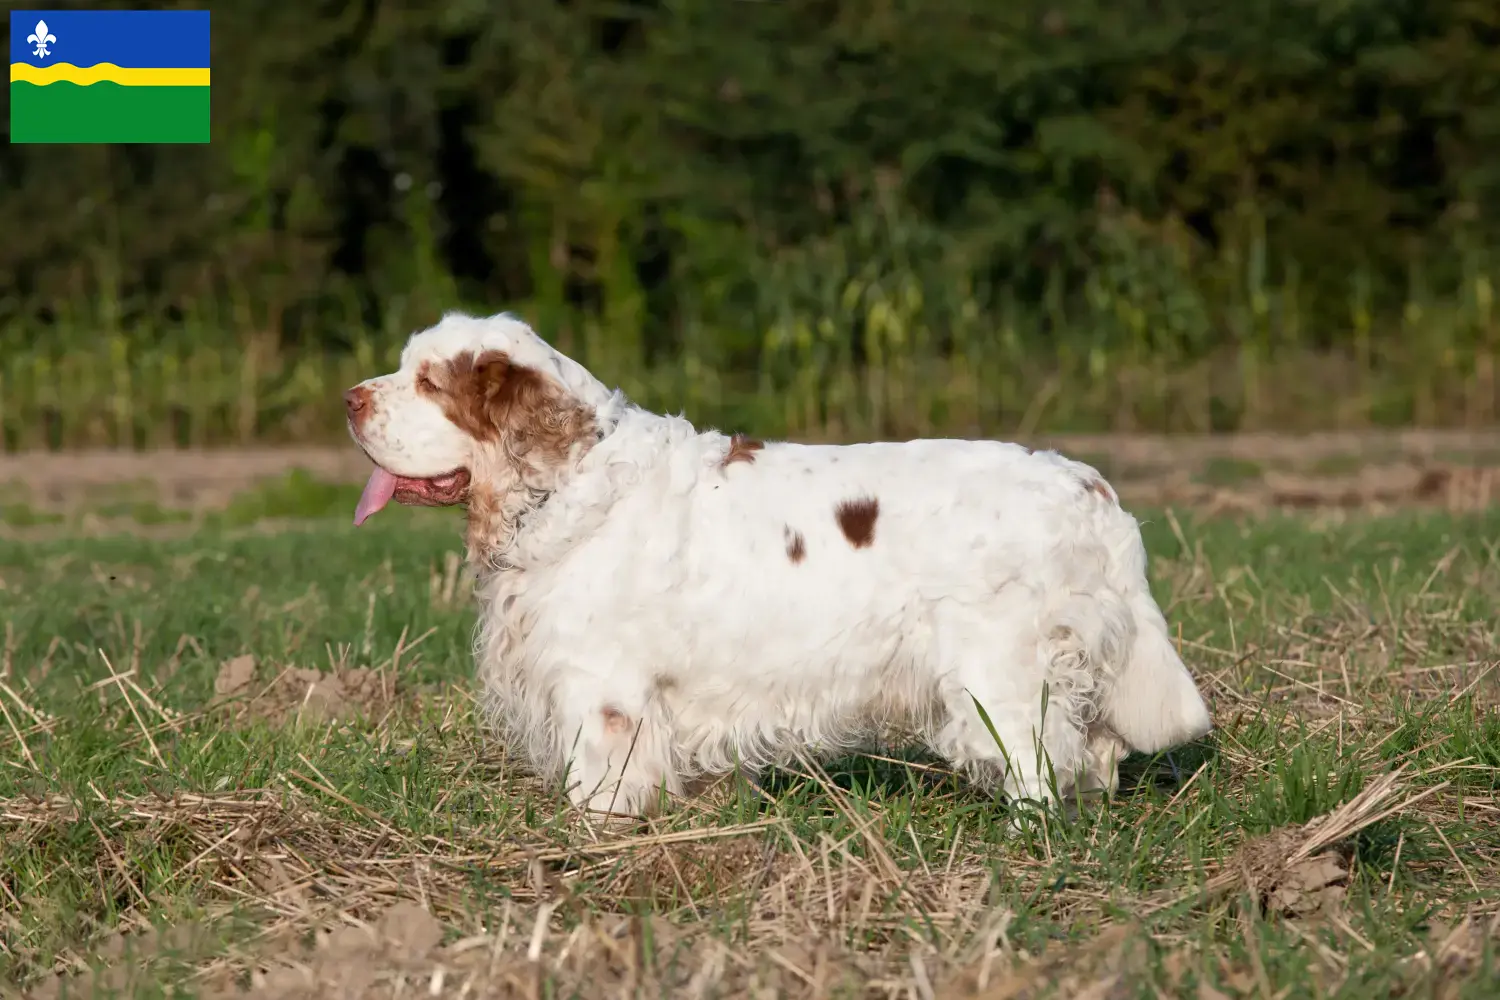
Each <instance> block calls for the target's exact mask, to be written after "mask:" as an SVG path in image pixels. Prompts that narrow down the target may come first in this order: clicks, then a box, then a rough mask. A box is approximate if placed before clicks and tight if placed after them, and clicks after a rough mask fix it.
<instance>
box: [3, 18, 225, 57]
mask: <svg viewBox="0 0 1500 1000" xmlns="http://www.w3.org/2000/svg"><path fill="white" fill-rule="evenodd" d="M38 21H45V22H47V34H49V35H56V36H57V40H56V41H54V42H48V43H47V50H48V52H47V55H45V56H38V55H36V43H35V42H28V41H27V40H26V36H27V35H33V34H35V33H36V25H37V22H38ZM208 22H209V12H208V11H206V10H13V11H11V12H10V61H11V62H12V63H26V64H28V65H31V66H55V65H57V64H58V63H72V64H73V65H74V66H78V67H80V68H87V67H89V66H96V65H98V64H99V63H106V62H108V63H114V64H115V65H116V66H123V67H125V68H127V69H207V68H208V51H209V30H208Z"/></svg>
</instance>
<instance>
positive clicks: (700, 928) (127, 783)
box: [0, 486, 1500, 1000]
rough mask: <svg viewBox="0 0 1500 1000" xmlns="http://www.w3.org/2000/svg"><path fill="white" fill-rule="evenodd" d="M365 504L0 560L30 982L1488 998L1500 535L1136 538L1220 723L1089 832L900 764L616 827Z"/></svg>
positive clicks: (1210, 529)
mask: <svg viewBox="0 0 1500 1000" xmlns="http://www.w3.org/2000/svg"><path fill="white" fill-rule="evenodd" d="M356 492H357V491H356V489H354V488H349V487H342V486H339V487H333V486H330V487H326V488H323V489H321V490H311V491H309V490H304V491H303V492H302V493H299V494H297V496H299V497H303V498H304V499H303V500H301V501H295V502H294V501H289V500H288V499H287V494H286V491H285V490H284V489H282V490H281V491H280V492H276V491H271V492H262V493H261V494H256V495H250V496H245V497H242V498H240V499H239V500H238V501H236V504H237V505H236V506H233V508H232V509H233V510H234V511H236V512H237V513H233V514H229V513H225V514H222V515H218V516H216V517H213V518H208V519H205V520H202V521H201V523H198V524H197V525H196V526H194V527H192V528H191V529H187V528H183V529H182V530H177V531H172V532H164V533H159V534H158V535H156V536H151V535H150V534H149V532H147V531H146V530H145V529H144V528H143V529H142V531H139V532H122V533H120V534H111V535H107V536H105V537H84V536H82V535H78V534H75V533H73V532H71V531H69V530H66V525H54V526H53V527H54V528H55V529H56V530H53V531H51V532H50V533H48V532H43V533H39V534H36V535H35V536H33V537H28V538H27V539H26V540H24V541H23V540H19V539H17V538H11V539H10V540H4V541H0V602H3V604H4V606H5V608H6V612H7V613H6V616H5V618H6V623H5V634H4V651H3V660H0V707H3V713H0V761H3V763H4V767H3V769H0V894H3V898H0V907H3V917H0V981H9V982H10V983H11V984H12V987H11V989H12V991H14V990H15V989H20V988H26V989H30V990H33V991H35V995H38V996H58V995H75V996H76V995H85V996H86V995H96V991H98V990H113V991H116V993H115V995H140V996H164V995H168V994H170V995H184V994H196V995H203V996H223V995H230V994H234V993H236V992H238V991H249V992H250V993H251V994H253V995H256V996H263V997H271V996H307V997H315V996H317V997H321V996H338V995H348V996H360V995H369V996H391V997H394V996H398V995H406V996H423V995H427V996H451V997H458V996H500V995H514V996H547V997H569V996H585V997H598V996H624V995H643V996H644V995H650V996H655V995H681V996H755V997H760V996H766V997H770V996H808V997H813V996H835V995H851V996H852V995H872V996H890V997H897V996H900V997H917V998H927V997H942V996H983V997H991V998H997V1000H998V998H1017V997H1032V996H1044V995H1055V996H1059V997H1093V998H1104V997H1137V996H1140V997H1179V996H1181V997H1199V998H1201V1000H1214V998H1219V997H1225V996H1230V997H1240V996H1244V997H1257V998H1263V1000H1270V998H1290V997H1304V996H1306V997H1311V996H1338V997H1350V998H1355V997H1359V998H1364V997H1372V996H1385V995H1395V994H1400V995H1403V996H1434V997H1453V998H1456V997H1476V998H1477V997H1489V996H1493V995H1494V985H1493V983H1494V977H1495V976H1496V975H1500V955H1497V946H1500V805H1497V793H1500V716H1497V713H1496V705H1497V704H1500V670H1497V663H1500V652H1497V650H1500V642H1497V629H1500V626H1497V622H1496V615H1495V608H1496V606H1497V602H1500V542H1497V539H1500V512H1495V511H1493V510H1492V511H1491V512H1489V513H1480V514H1472V515H1451V514H1442V513H1434V512H1427V513H1421V512H1413V511H1407V512H1398V513H1395V514H1391V515H1389V516H1384V517H1372V516H1367V515H1360V514H1350V513H1338V512H1329V513H1311V514H1307V515H1305V516H1301V517H1298V518H1293V517H1290V516H1284V515H1276V514H1270V515H1266V516H1257V517H1254V518H1238V517H1235V518H1231V517H1217V518H1207V517H1202V516H1196V515H1193V514H1192V513H1190V512H1186V511H1178V512H1175V513H1174V512H1170V511H1165V510H1157V511H1150V512H1146V511H1142V512H1140V516H1141V517H1142V519H1143V520H1144V521H1146V522H1147V523H1146V527H1145V531H1146V536H1147V542H1148V546H1149V548H1150V550H1151V553H1152V556H1153V560H1154V561H1153V567H1152V572H1153V584H1154V586H1155V588H1156V591H1157V594H1158V597H1159V598H1160V600H1161V601H1162V604H1163V607H1164V608H1165V609H1167V613H1168V616H1169V618H1170V619H1171V620H1172V622H1173V623H1174V625H1175V626H1180V629H1181V644H1182V649H1183V652H1184V655H1185V656H1186V657H1187V659H1188V660H1189V661H1190V663H1191V665H1192V666H1193V668H1194V670H1195V673H1196V674H1197V676H1198V677H1199V679H1200V682H1201V684H1202V686H1203V688H1204V690H1205V692H1206V693H1207V694H1208V695H1209V696H1210V698H1211V700H1212V704H1213V710H1214V717H1215V721H1216V724H1217V729H1216V732H1215V733H1214V734H1213V735H1212V736H1211V737H1210V738H1209V739H1207V740H1206V741H1205V742H1203V743H1202V744H1201V745H1194V746H1191V747H1187V748H1183V749H1181V750H1180V751H1178V752H1175V753H1173V754H1171V755H1170V756H1163V757H1160V758H1158V759H1149V760H1148V759H1135V758H1132V759H1131V760H1130V761H1128V762H1127V765H1126V768H1125V772H1126V773H1125V780H1124V787H1123V788H1122V790H1121V792H1120V794H1119V795H1118V796H1117V797H1116V798H1115V799H1114V801H1112V802H1110V803H1101V804H1097V805H1094V806H1090V807H1086V808H1085V809H1084V810H1083V811H1082V812H1081V813H1080V814H1079V815H1077V816H1073V817H1069V816H1064V815H1052V816H1048V817H1046V818H1045V819H1044V820H1043V821H1042V822H1040V823H1039V824H1036V825H1034V826H1032V827H1028V828H1025V829H1023V830H1022V831H1020V832H1011V831H1010V830H1009V829H1008V827H1007V825H1006V822H1005V820H1006V816H1007V813H1006V810H1005V808H1004V807H1003V806H1002V805H1000V804H997V803H995V802H992V801H989V800H987V799H984V798H982V797H979V796H977V795H975V794H974V793H972V792H970V791H969V790H967V789H966V788H965V787H963V786H962V785H960V784H958V783H957V782H956V781H955V780H953V779H952V778H951V777H950V776H948V775H946V774H945V773H943V771H942V769H941V768H940V767H938V766H937V765H936V764H935V763H933V762H932V761H930V760H927V759H924V758H922V757H920V756H918V755H914V754H911V753H909V752H906V751H904V750H902V749H900V748H893V749H892V750H891V751H890V752H889V753H887V754H884V755H882V756H879V757H861V758H852V759H843V760H840V761H837V762H835V763H833V764H831V765H829V766H827V767H826V768H813V767H809V768H807V769H805V770H803V771H802V772H800V773H798V772H786V773H781V774H777V775H774V776H773V778H772V780H771V781H770V782H769V784H768V791H767V793H765V794H762V793H760V792H758V791H756V790H755V789H753V788H751V787H749V786H744V785H737V786H723V787H721V788H719V789H717V790H716V791H715V792H714V793H712V794H710V795H709V796H708V797H707V798H706V799H704V800H702V801H698V802H694V803H691V804H688V805H686V806H685V807H683V808H681V809H680V810H678V811H676V812H674V813H673V814H671V815H669V816H668V817H666V818H664V819H662V820H659V821H656V822H655V823H652V824H648V825H641V826H632V827H628V828H614V827H610V828H605V827H602V826H600V825H598V824H590V823H587V822H585V821H583V820H581V819H580V818H578V817H576V816H575V815H573V814H570V813H569V812H567V811H565V810H563V809H561V808H560V807H559V805H558V803H557V800H556V799H555V798H554V797H553V796H552V795H551V794H549V793H548V792H547V791H546V790H545V789H542V788H539V787H537V786H536V785H535V784H534V783H533V782H532V781H531V780H530V779H529V778H528V777H526V776H525V775H524V773H522V772H521V771H519V770H518V769H517V768H516V767H515V766H514V765H513V763H512V761H511V760H509V759H508V758H507V756H506V754H505V751H504V749H503V748H502V747H500V746H497V745H495V744H494V743H493V742H491V741H489V740H487V739H486V738H485V736H484V733H483V731H482V730H481V729H480V727H479V723H478V721H477V719H476V716H475V711H474V702H473V700H472V697H471V687H470V681H469V678H470V675H471V672H472V662H471V659H470V655H469V651H468V642H469V632H470V628H471V625H472V618H473V611H472V607H471V601H470V598H469V595H468V594H467V592H466V590H465V580H464V577H463V574H462V572H461V570H460V566H459V559H458V548H459V525H458V522H457V517H456V515H455V514H454V513H453V512H449V511H427V510H415V511H414V510H405V509H403V510H400V511H390V512H387V514H386V515H383V516H382V517H381V518H379V519H377V520H376V521H374V522H372V523H371V524H370V525H367V526H366V527H364V528H362V529H359V530H355V529H353V528H351V527H350V526H349V525H348V513H347V512H348V510H352V508H353V504H354V497H355V495H356ZM308 496H311V497H313V498H314V499H310V500H309V499H305V498H306V497H308ZM346 501H347V503H346ZM299 504H301V506H300V507H299ZM330 512H332V513H330ZM308 514H316V515H318V516H316V517H311V518H308V517H300V518H299V515H308ZM270 518H274V520H272V519H270ZM288 518H291V519H290V520H288ZM44 527H45V526H44ZM146 527H151V526H149V525H148V526H146ZM179 527H181V526H179ZM1330 813H1333V814H1334V815H1333V816H1332V817H1331V818H1330V819H1323V820H1320V819H1319V818H1320V817H1326V816H1327V815H1328V814H1330ZM1304 824H1308V825H1306V826H1304ZM1324 848H1326V851H1325V850H1324ZM340 990H344V991H347V992H344V993H340V992H339V991H340Z"/></svg>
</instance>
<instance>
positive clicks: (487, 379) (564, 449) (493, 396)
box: [417, 351, 594, 467]
mask: <svg viewBox="0 0 1500 1000" xmlns="http://www.w3.org/2000/svg"><path fill="white" fill-rule="evenodd" d="M417 391H418V392H421V393H422V394H423V395H426V396H428V397H429V398H431V399H434V400H435V401H436V402H437V403H438V405H440V406H441V407H442V408H443V413H444V414H445V415H446V416H447V417H448V419H449V420H451V421H453V423H454V424H455V425H457V426H458V427H459V428H460V429H461V430H463V431H464V433H466V434H468V435H469V436H470V437H472V438H474V440H476V441H483V442H486V443H499V444H501V445H503V446H504V448H505V451H506V453H507V455H508V456H509V457H510V458H511V459H512V460H513V461H515V460H520V461H524V463H525V464H528V465H531V466H533V467H537V466H541V465H549V464H555V463H558V462H561V461H562V460H563V459H565V458H567V456H568V454H569V452H570V451H571V450H572V448H573V446H574V445H576V444H579V443H581V442H584V441H587V440H588V438H589V437H590V436H591V435H592V434H593V433H594V415H593V414H592V413H590V412H589V410H588V409H587V408H585V407H583V406H581V405H579V403H578V402H577V401H576V400H574V399H572V398H571V397H569V396H568V394H567V393H566V392H564V390H563V389H562V387H561V386H559V385H558V384H557V383H555V382H553V381H552V380H551V379H550V378H548V377H547V376H545V375H543V374H542V373H541V372H539V371H537V370H536V369H534V368H527V367H526V366H524V365H518V364H515V363H514V362H512V361H511V359H510V356H509V355H507V354H506V353H505V352H504V351H485V352H484V353H483V354H480V355H479V356H478V357H475V356H474V355H473V354H471V353H469V352H468V351H465V352H463V353H462V354H457V355H455V356H454V357H452V358H450V359H449V360H448V361H447V362H446V363H444V364H437V365H434V364H425V365H423V366H422V367H421V368H420V369H418V371H417Z"/></svg>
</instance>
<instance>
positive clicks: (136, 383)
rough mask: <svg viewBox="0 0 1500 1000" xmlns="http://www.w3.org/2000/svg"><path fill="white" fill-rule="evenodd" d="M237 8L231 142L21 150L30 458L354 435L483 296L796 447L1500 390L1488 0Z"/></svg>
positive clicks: (224, 136)
mask: <svg viewBox="0 0 1500 1000" xmlns="http://www.w3.org/2000/svg"><path fill="white" fill-rule="evenodd" d="M60 6H77V5H76V4H61V5H60ZM89 6H100V5H96V4H90V5H89ZM213 17H214V22H213V24H214V45H215V51H214V54H213V74H214V76H213V80H214V83H213V100H214V121H213V134H214V141H213V142H212V143H211V144H210V145H207V146H196V147H195V146H179V147H171V146H156V147H146V146H116V147H86V146H75V147H41V146H7V147H4V148H3V150H0V184H3V187H4V190H5V191H6V196H5V198H3V199H0V229H3V231H4V232H5V233H6V234H8V235H7V237H6V238H5V239H4V240H0V274H3V275H7V276H13V278H14V280H13V281H12V282H10V283H9V284H10V288H9V292H8V294H5V295H3V301H0V349H3V350H4V351H5V353H6V355H7V356H8V359H9V360H8V361H7V362H6V363H5V365H4V366H3V367H0V419H4V420H5V421H6V423H5V425H4V426H5V440H4V443H5V445H6V446H9V447H19V446H23V445H27V444H33V445H34V444H38V443H42V444H46V443H52V444H54V445H55V444H59V443H68V442H105V441H108V442H111V443H117V444H118V443H125V444H130V443H135V444H140V443H145V442H148V441H151V440H156V439H157V438H158V437H162V436H166V437H171V436H173V435H176V436H177V437H178V438H181V439H183V440H184V441H187V440H193V441H206V440H209V439H215V438H222V437H238V438H247V437H249V438H253V437H262V436H268V435H269V436H276V435H277V434H281V435H291V436H297V435H299V434H300V435H306V434H311V433H314V432H315V431H316V430H317V429H318V428H323V427H325V426H327V425H328V424H329V423H330V421H329V420H328V419H327V415H326V413H324V412H323V411H322V410H318V411H317V413H311V412H309V413H303V410H302V409H301V407H303V406H304V404H306V403H307V401H308V400H313V399H321V398H322V396H321V395H320V394H325V393H327V394H332V395H333V396H336V393H333V389H334V388H335V387H336V385H337V384H338V381H339V379H342V378H347V377H349V376H351V375H355V374H358V375H359V377H363V375H364V374H368V373H369V372H370V371H373V370H376V368H378V367H379V366H381V365H384V364H387V363H388V362H389V361H390V360H391V357H392V351H393V348H394V346H395V345H396V344H399V342H400V339H401V338H402V337H404V335H405V334H406V333H408V332H410V331H411V330H412V329H414V328H417V327H420V326H421V325H424V324H426V323H429V322H431V321H432V320H433V319H434V318H435V317H436V316H437V315H438V314H439V313H440V312H441V310H442V309H444V308H447V307H451V306H460V305H462V306H467V307H470V308H474V309H480V310H485V311H496V310H499V309H502V308H507V309H515V310H518V311H520V312H522V313H523V314H524V315H525V316H526V317H527V318H528V319H529V320H531V321H532V322H534V323H535V324H536V325H537V326H538V327H539V328H540V329H542V330H543V331H544V332H545V333H546V334H547V335H548V336H549V337H551V338H553V339H554V340H555V341H556V342H557V343H558V344H559V346H560V347H562V348H563V349H564V350H565V351H568V352H570V353H573V354H575V355H577V356H579V357H580V358H581V359H582V360H584V361H585V362H586V363H588V364H590V365H591V366H592V367H594V368H595V369H596V370H599V371H600V373H601V374H602V375H603V376H605V377H607V378H610V379H611V380H612V381H615V382H618V383H620V384H623V385H624V386H625V387H626V388H627V389H629V390H631V391H632V392H634V393H635V394H637V395H638V396H640V397H642V398H643V400H644V401H646V402H648V403H649V402H656V401H660V402H661V403H662V404H663V405H667V406H668V407H669V408H674V409H675V408H680V407H682V406H684V405H685V406H686V407H687V409H688V411H689V413H690V415H693V416H698V417H700V418H705V419H713V420H719V421H721V422H727V423H754V424H757V425H759V426H762V427H763V428H764V429H767V430H769V431H773V432H774V431H778V430H784V431H787V432H810V431H813V430H817V431H819V432H826V433H829V434H834V435H837V434H842V433H854V432H860V433H899V432H928V431H931V430H934V429H944V428H957V429H993V428H994V427H996V426H997V425H1004V426H1015V425H1017V424H1022V425H1025V424H1028V423H1030V424H1032V425H1047V426H1051V425H1059V426H1070V427H1071V426H1090V427H1094V426H1111V427H1114V426H1120V427H1126V428H1129V427H1148V428H1163V429H1200V430H1208V429H1224V428H1229V427H1244V426H1278V427H1279V426H1297V425H1302V424H1306V423H1309V422H1311V423H1319V424H1329V423H1334V424H1346V423H1360V422H1383V423H1392V422H1395V423H1410V422H1415V423H1453V422H1469V423H1473V422H1483V421H1488V420H1491V419H1493V417H1494V414H1495V409H1496V404H1497V399H1496V390H1495V380H1494V377H1493V372H1492V367H1493V365H1492V361H1491V360H1490V358H1491V356H1492V355H1493V354H1494V349H1495V346H1496V340H1497V337H1496V334H1497V331H1496V329H1495V325H1494V322H1493V319H1492V313H1491V310H1492V300H1493V291H1492V289H1493V285H1492V280H1491V279H1492V276H1493V275H1495V271H1496V266H1495V265H1496V261H1495V257H1494V255H1493V253H1492V252H1491V251H1492V248H1495V247H1497V246H1500V232H1497V229H1500V212H1497V195H1500V5H1496V4H1494V3H1492V2H1488V0H1264V2H1261V3H1258V4H1250V5H1231V4H1222V3H1209V2H1206V0H1109V2H1105V0H1009V2H1004V3H1001V2H996V0H927V2H916V0H799V2H782V0H639V2H601V0H568V2H552V0H545V2H544V0H535V2H515V0H510V2H500V0H432V2H430V3H425V4H417V3H397V2H393V0H357V2H348V3H346V2H343V0H340V2H332V0H320V2H311V0H309V2H307V3H304V4H292V3H271V2H269V0H238V2H236V3H233V4H229V3H222V4H217V5H215V6H214V8H213ZM215 351H222V352H223V354H222V356H217V355H215V353H214V352H215ZM85 356H87V358H88V359H89V360H88V361H87V364H85V361H84V360H80V359H84V358H85ZM247 358H248V359H249V360H246V359H247ZM18 359H19V360H18ZM70 364H71V365H74V366H84V367H87V368H88V371H89V372H90V373H92V374H87V375H85V374H83V368H79V370H78V372H77V373H75V374H73V375H71V376H70V375H66V374H65V373H66V372H67V371H69V370H70V369H68V366H69V365H70ZM192 366H197V369H195V371H197V374H196V375H194V376H193V377H194V379H195V380H196V382H197V383H198V384H199V385H200V387H202V393H201V394H200V395H202V399H208V398H209V397H210V396H211V397H212V400H213V401H212V402H202V400H201V399H200V400H187V399H185V400H175V401H174V400H172V399H170V398H168V397H169V396H170V395H171V393H172V390H171V388H170V386H171V384H172V383H173V382H174V380H178V379H180V378H181V377H182V373H183V372H184V371H186V370H187V369H188V368H191V367H192ZM299 366H300V367H299ZM330 366H331V367H330ZM231 369H232V370H231ZM247 371H248V374H247ZM60 373H62V374H60ZM122 373H124V374H122ZM872 373H873V374H872ZM122 378H124V379H126V380H127V381H128V382H129V399H127V400H125V401H123V402H120V403H117V404H114V405H115V406H116V408H117V409H118V406H120V405H124V406H126V407H131V408H134V409H133V411H132V412H131V413H129V414H121V413H117V412H116V413H113V415H112V416H110V417H109V418H108V420H107V421H106V424H107V425H108V426H106V425H105V424H98V425H97V426H94V425H91V424H90V423H89V422H88V421H87V420H85V421H83V422H81V423H80V421H79V420H78V419H75V418H74V416H72V415H71V414H69V413H68V412H65V411H66V406H65V405H64V404H63V403H62V402H60V401H59V400H60V399H61V397H64V396H67V395H68V393H67V392H66V391H65V390H66V389H67V388H68V387H69V386H70V385H72V384H76V383H77V382H78V381H79V380H83V381H84V382H89V381H90V380H93V381H96V382H98V383H99V384H98V391H99V392H100V393H115V394H118V393H121V392H124V391H126V390H125V389H123V388H122V383H121V379H122ZM49 380H50V381H49ZM70 380H71V381H70ZM147 383H149V391H148V385H147ZM49 386H54V387H55V390H56V392H55V394H56V395H58V396H59V400H52V399H50V398H49V397H48V393H49V392H53V391H54V390H53V389H49V388H48V387H49ZM210 386H220V388H214V389H210V388H209V387H210ZM247 394H248V395H247ZM893 394H894V395H893ZM330 398H331V397H330ZM321 405H322V404H321V403H319V404H318V406H321ZM143 407H144V408H146V409H150V408H151V407H155V409H154V410H151V412H150V413H146V412H144V411H143V410H142V411H141V412H135V411H136V410H141V409H142V408H143ZM195 407H196V408H197V409H201V410H202V411H203V412H201V413H200V412H197V410H195ZM174 408H175V409H174ZM215 408H216V409H215ZM178 411H181V412H180V413H179V412H178ZM190 411H191V412H190ZM210 411H212V412H210ZM49 414H50V415H49ZM173 414H177V416H175V417H174V416H173ZM297 414H301V416H297ZM95 423H96V424H97V421H96V422H95ZM332 423H334V424H336V420H334V421H332ZM91 427H92V429H90V428H91ZM174 427H175V428H176V429H175V430H174V429H173V428H174Z"/></svg>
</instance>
